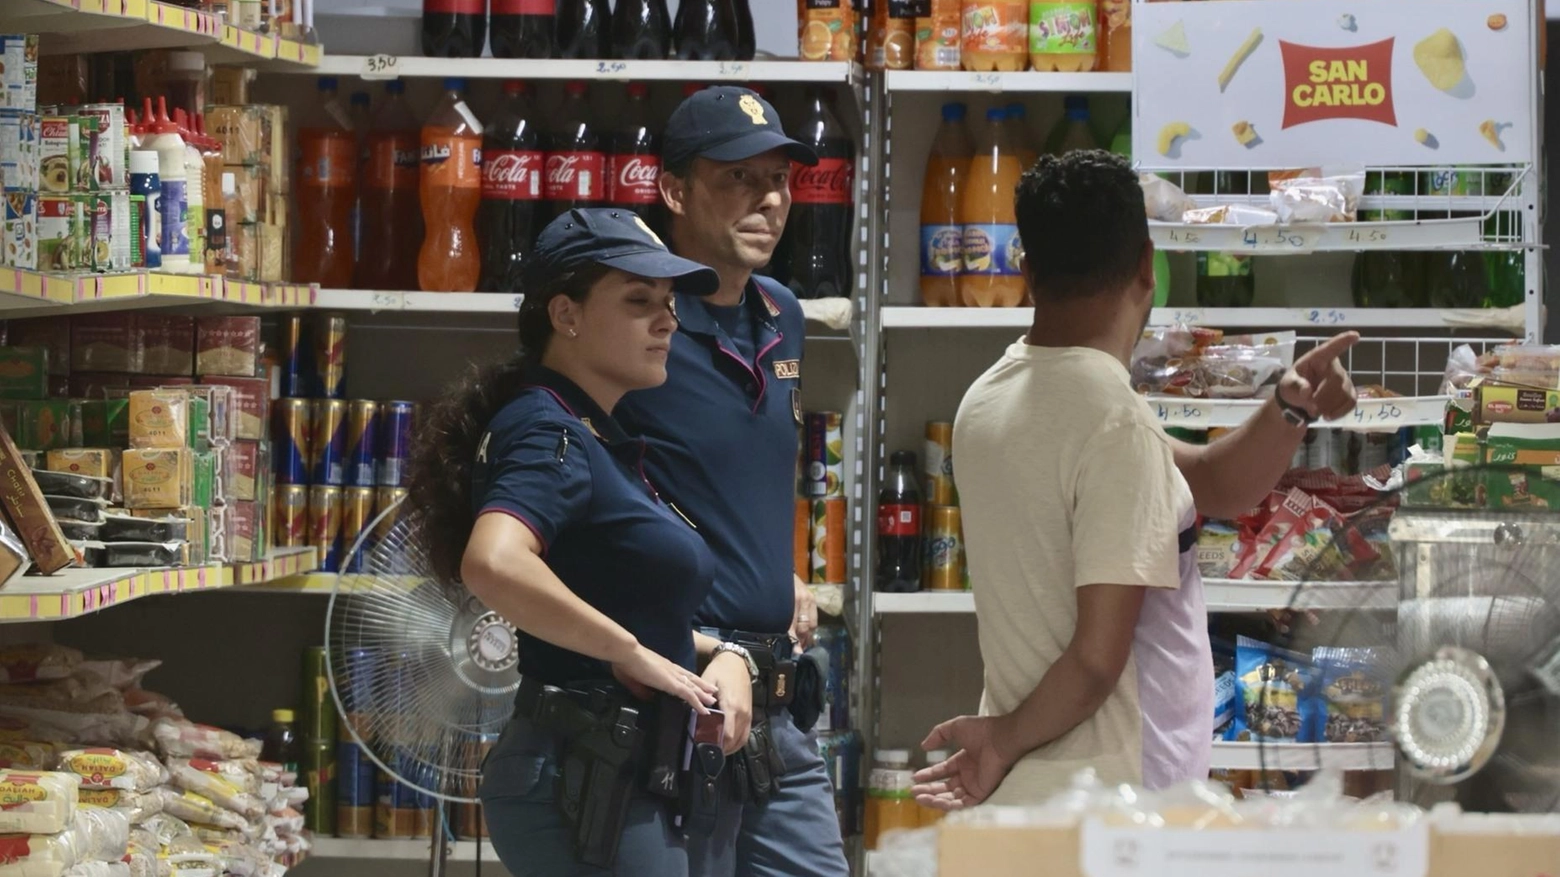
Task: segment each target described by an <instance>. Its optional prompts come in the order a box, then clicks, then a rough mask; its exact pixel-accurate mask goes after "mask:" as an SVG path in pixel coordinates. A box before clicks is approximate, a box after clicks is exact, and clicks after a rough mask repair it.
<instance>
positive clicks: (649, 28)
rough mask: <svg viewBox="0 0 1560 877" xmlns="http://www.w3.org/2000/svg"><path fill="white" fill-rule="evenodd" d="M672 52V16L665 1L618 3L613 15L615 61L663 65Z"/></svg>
mask: <svg viewBox="0 0 1560 877" xmlns="http://www.w3.org/2000/svg"><path fill="white" fill-rule="evenodd" d="M671 48H672V16H671V15H669V14H668V13H667V11H666V0H618V4H617V9H615V10H613V12H612V57H614V58H624V59H627V60H631V61H660V60H663V59H664V58H666V56H667V55H669V54H671Z"/></svg>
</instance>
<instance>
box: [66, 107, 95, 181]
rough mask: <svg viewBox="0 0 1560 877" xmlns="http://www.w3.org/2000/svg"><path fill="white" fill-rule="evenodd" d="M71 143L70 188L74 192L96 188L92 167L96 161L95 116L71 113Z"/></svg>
mask: <svg viewBox="0 0 1560 877" xmlns="http://www.w3.org/2000/svg"><path fill="white" fill-rule="evenodd" d="M70 133H71V136H72V137H73V138H74V142H73V143H72V146H73V150H72V152H71V159H72V161H71V165H70V188H71V191H74V192H82V193H85V192H93V191H96V190H97V180H96V179H95V178H94V176H93V168H94V165H95V163H96V162H97V149H98V120H97V117H96V116H82V115H72V116H71V117H70Z"/></svg>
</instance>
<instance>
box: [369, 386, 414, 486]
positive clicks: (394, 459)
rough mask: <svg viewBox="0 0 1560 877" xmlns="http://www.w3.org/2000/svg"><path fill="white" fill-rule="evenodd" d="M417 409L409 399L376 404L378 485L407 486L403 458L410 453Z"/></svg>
mask: <svg viewBox="0 0 1560 877" xmlns="http://www.w3.org/2000/svg"><path fill="white" fill-rule="evenodd" d="M416 409H417V406H416V405H414V404H412V403H411V402H385V403H384V404H382V405H380V406H379V470H378V479H377V480H378V481H379V486H380V487H405V486H406V461H407V459H408V458H409V457H410V456H411V453H412V421H413V420H414V418H415V414H416Z"/></svg>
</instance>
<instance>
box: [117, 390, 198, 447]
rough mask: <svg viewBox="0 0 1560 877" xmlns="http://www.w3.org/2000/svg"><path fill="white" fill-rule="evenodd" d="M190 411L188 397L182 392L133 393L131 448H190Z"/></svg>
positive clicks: (142, 391)
mask: <svg viewBox="0 0 1560 877" xmlns="http://www.w3.org/2000/svg"><path fill="white" fill-rule="evenodd" d="M189 409H190V397H189V394H188V393H185V392H183V391H181V390H171V389H164V390H132V391H131V393H130V447H132V448H179V447H187V446H188V445H189V431H190V422H189Z"/></svg>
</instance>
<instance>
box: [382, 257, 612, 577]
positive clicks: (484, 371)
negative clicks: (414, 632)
mask: <svg viewBox="0 0 1560 877" xmlns="http://www.w3.org/2000/svg"><path fill="white" fill-rule="evenodd" d="M608 270H609V269H606V268H603V267H601V266H599V265H589V266H586V267H584V268H581V269H579V270H576V271H572V272H566V273H563V274H560V275H557V276H555V277H551V278H543V279H541V282H538V283H535V284H528V285H529V286H531V287H532V288H534V289H536V290H537V291H536V292H534V293H532V294H531V295H528V296H527V297H526V301H525V304H524V305H523V306H522V307H521V309H520V317H519V336H520V337H519V340H520V351H519V353H517V354H516V355H515V356H514V357H512V358H511V359H509V360H508V361H507V362H501V363H489V364H487V365H475V364H473V365H472V366H471V368H470V369H468V371H467V372H466V374H465V376H464V377H462V378H461V379H460V380H459V381H458V382H457V383H455V384H454V385H452V386H451V387H449V388H448V389H447V390H446V391H445V392H444V393H443V394H442V395H441V396H440V397H439V400H438V401H437V402H434V403H432V404H431V405H428V406H427V410H426V413H425V414H423V416H422V417H421V418H420V422H419V423H418V425H417V434H416V437H415V439H414V440H413V442H412V454H411V460H410V465H409V475H410V482H409V485H408V486H409V490H408V496H407V499H406V502H407V505H408V507H409V508H411V509H415V510H416V512H417V515H418V517H419V520H420V528H419V529H420V530H421V536H422V541H423V547H424V548H426V550H427V551H428V554H429V566H430V569H431V571H432V572H433V574H434V575H435V576H437V577H438V578H439V579H440V580H441V581H442V582H443V583H445V584H451V583H455V582H458V581H459V580H460V564H461V559H462V558H463V557H464V556H465V553H466V542H467V540H469V539H470V538H471V528H472V525H473V524H475V523H476V518H475V516H474V513H473V511H472V497H471V472H472V466H473V464H474V463H475V461H476V458H477V446H478V445H479V444H480V443H481V441H482V434H483V433H484V432H486V431H487V426H488V423H490V422H491V421H492V420H493V418H494V417H495V416H496V415H497V414H498V412H499V411H500V410H502V409H503V407H504V406H505V405H508V404H509V403H510V402H511V401H512V400H513V399H514V398H515V396H517V395H519V394H520V391H521V389H523V388H524V387H525V385H526V383H527V377H526V376H527V373H528V372H530V371H531V370H532V369H533V368H535V367H536V366H537V365H538V364H540V363H541V360H542V355H543V354H544V353H545V352H546V351H547V344H548V342H550V341H551V340H552V335H553V328H552V317H551V315H550V314H549V313H548V311H547V304H546V303H547V302H548V301H550V300H551V299H552V298H553V296H556V295H566V296H568V297H569V298H571V299H574V300H575V301H584V299H585V296H586V295H587V294H588V293H589V292H590V289H591V288H592V287H593V286H595V285H596V282H597V281H598V280H600V279H601V278H602V277H603V276H605V275H606V273H607V271H608Z"/></svg>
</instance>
